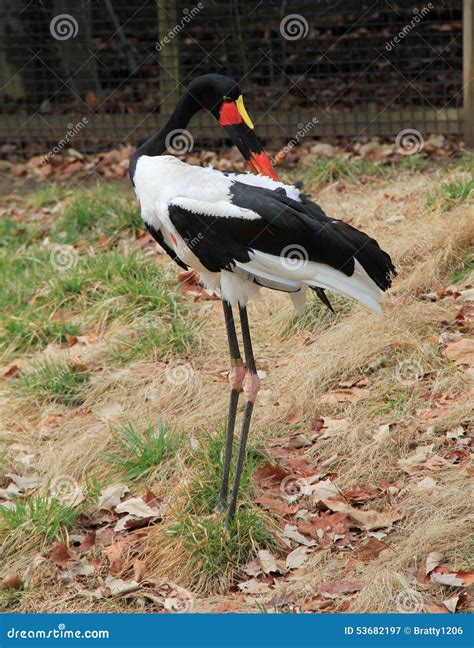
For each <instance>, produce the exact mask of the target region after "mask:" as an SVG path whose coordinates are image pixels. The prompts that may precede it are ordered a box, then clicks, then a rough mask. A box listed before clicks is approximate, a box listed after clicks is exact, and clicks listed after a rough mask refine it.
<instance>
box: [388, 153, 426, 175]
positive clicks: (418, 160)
mask: <svg viewBox="0 0 474 648" xmlns="http://www.w3.org/2000/svg"><path fill="white" fill-rule="evenodd" d="M428 163H429V160H428V156H427V155H426V154H425V153H414V154H413V155H401V156H400V157H399V158H397V160H396V161H395V169H396V170H402V171H408V172H409V173H416V172H417V171H424V170H425V169H426V167H427V166H428Z"/></svg>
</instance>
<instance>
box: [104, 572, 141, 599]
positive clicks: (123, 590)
mask: <svg viewBox="0 0 474 648" xmlns="http://www.w3.org/2000/svg"><path fill="white" fill-rule="evenodd" d="M105 586H106V587H107V588H108V589H109V590H110V594H111V596H119V595H121V594H128V593H130V592H136V591H137V590H138V589H140V584H139V583H137V582H136V581H133V580H132V581H125V580H123V579H122V578H113V576H107V578H106V579H105Z"/></svg>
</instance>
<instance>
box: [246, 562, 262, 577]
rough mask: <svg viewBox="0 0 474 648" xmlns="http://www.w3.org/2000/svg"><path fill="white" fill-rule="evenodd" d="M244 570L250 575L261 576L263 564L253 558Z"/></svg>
mask: <svg viewBox="0 0 474 648" xmlns="http://www.w3.org/2000/svg"><path fill="white" fill-rule="evenodd" d="M244 572H245V573H246V574H247V575H248V576H259V575H260V574H261V573H262V565H261V564H260V563H259V562H258V561H256V560H251V561H250V562H248V563H247V564H246V565H245V567H244Z"/></svg>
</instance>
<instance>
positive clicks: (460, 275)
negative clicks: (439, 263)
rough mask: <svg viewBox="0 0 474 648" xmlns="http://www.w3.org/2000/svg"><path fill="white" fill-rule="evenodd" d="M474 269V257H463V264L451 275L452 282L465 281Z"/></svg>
mask: <svg viewBox="0 0 474 648" xmlns="http://www.w3.org/2000/svg"><path fill="white" fill-rule="evenodd" d="M473 271H474V259H473V258H472V257H465V258H464V259H462V262H461V265H460V266H459V267H458V268H456V270H454V272H453V274H452V275H451V283H453V284H456V283H459V282H461V281H463V280H464V279H465V278H466V277H467V276H468V275H470V274H471V272H473Z"/></svg>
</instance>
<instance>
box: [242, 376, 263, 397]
mask: <svg viewBox="0 0 474 648" xmlns="http://www.w3.org/2000/svg"><path fill="white" fill-rule="evenodd" d="M259 391H260V378H259V377H258V375H257V374H256V373H252V372H251V371H249V372H247V375H246V376H245V380H244V397H245V400H246V401H250V402H251V403H255V401H256V400H257V394H258V392H259Z"/></svg>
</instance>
